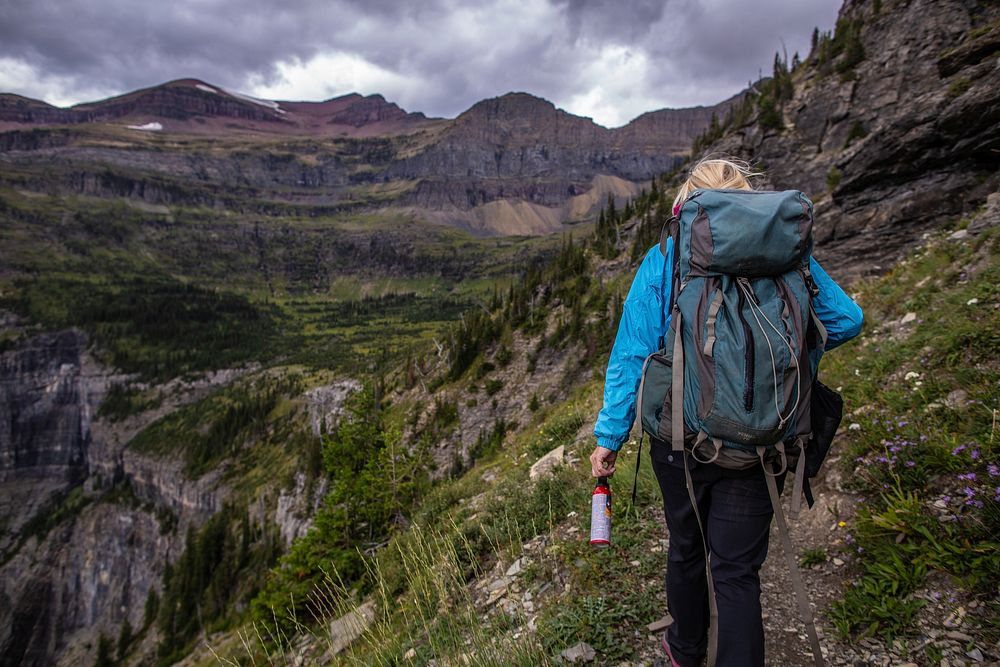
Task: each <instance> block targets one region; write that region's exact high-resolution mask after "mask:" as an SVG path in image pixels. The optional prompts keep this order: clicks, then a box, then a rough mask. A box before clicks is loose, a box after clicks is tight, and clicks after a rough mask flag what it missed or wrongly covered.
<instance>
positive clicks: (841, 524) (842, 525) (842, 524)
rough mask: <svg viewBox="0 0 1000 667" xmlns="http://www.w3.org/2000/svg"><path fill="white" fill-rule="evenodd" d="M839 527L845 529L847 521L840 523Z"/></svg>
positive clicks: (838, 523)
mask: <svg viewBox="0 0 1000 667" xmlns="http://www.w3.org/2000/svg"><path fill="white" fill-rule="evenodd" d="M837 525H838V526H840V527H841V528H843V527H844V526H846V525H847V522H846V521H838V522H837Z"/></svg>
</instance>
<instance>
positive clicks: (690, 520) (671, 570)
mask: <svg viewBox="0 0 1000 667" xmlns="http://www.w3.org/2000/svg"><path fill="white" fill-rule="evenodd" d="M753 176H755V175H754V174H751V172H750V169H749V165H747V164H746V163H744V162H740V161H738V160H734V159H730V158H714V159H704V160H702V161H700V162H699V163H697V164H696V165H694V167H692V168H691V170H690V173H689V176H688V179H687V180H686V181H685V183H684V184H683V185H682V186H681V188H680V190H679V191H678V193H677V196H676V199H675V200H674V209H673V213H674V216H677V215H678V213H679V211H680V210H681V207H682V206H683V204H684V202H685V201H686V200H687V199H688V196H689V195H691V194H694V193H696V191H698V190H717V189H736V190H753V189H754V188H753V187H752V186H751V184H750V179H751V178H752V177H753ZM803 198H804V196H803ZM699 205H700V204H699ZM809 211H810V216H809V219H810V224H811V202H809ZM692 243H693V242H692ZM681 247H683V245H682V246H681ZM712 251H713V252H714V251H715V250H714V249H712ZM673 255H674V248H673V238H672V237H671V238H665V243H663V245H662V250H661V247H660V246H654V247H653V248H651V249H650V250H649V252H648V253H647V254H646V256H645V259H644V260H643V262H642V264H641V265H640V266H639V269H638V271H637V272H636V275H635V278H634V280H633V282H632V286H631V288H630V289H629V292H628V296H627V298H626V299H625V304H624V309H623V313H622V317H621V323H620V325H619V328H618V333H617V336H616V338H615V342H614V347H613V349H612V351H611V355H610V358H609V360H608V367H607V373H606V375H605V384H604V406H603V408H602V409H601V412H600V415H599V416H598V419H597V423H596V425H595V427H594V435H595V436H596V437H597V446H596V447H595V449H594V452H593V454H592V455H591V456H590V461H591V467H592V472H593V475H594V476H595V477H602V476H605V477H610V476H611V475H613V474H614V472H615V459H616V458H617V456H618V450H619V449H620V448H621V446H622V444H623V443H624V442H625V441H626V439H627V438H628V435H629V432H630V430H631V427H632V422H633V420H634V418H635V414H636V395H637V388H638V386H639V384H640V375H641V374H643V372H644V369H645V366H644V360H646V359H647V357H648V356H649V355H651V354H652V353H653V352H655V351H656V350H657V349H658V348H659V345H660V344H661V343H662V342H663V340H664V337H665V336H666V335H667V331H668V328H669V325H670V317H671V313H670V312H669V311H668V310H667V309H668V308H669V305H668V304H671V303H672V302H671V294H670V292H671V289H672V285H671V283H672V277H673V276H671V275H668V272H669V273H671V274H672V273H674V271H675V270H672V267H674V266H675V262H674V260H675V259H676V258H674V256H673ZM800 261H803V262H804V261H805V255H804V254H803V255H802V260H800ZM808 267H809V269H808V270H803V271H802V273H805V274H806V275H808V273H809V272H810V271H811V281H812V286H813V290H812V293H813V294H814V296H813V299H812V307H813V309H814V313H813V314H814V317H815V319H818V320H819V321H820V322H821V323H822V325H823V326H825V329H826V338H825V349H826V350H829V349H831V348H833V347H835V346H837V345H839V344H841V343H843V342H845V341H847V340H849V339H851V338H853V337H854V336H856V335H857V334H858V333H859V331H860V330H861V323H862V313H861V309H860V308H859V307H858V306H857V304H855V303H854V301H852V300H851V298H850V297H848V296H847V295H846V294H845V293H844V291H843V290H842V289H841V288H840V287H839V286H838V285H837V284H836V283H835V282H834V281H833V280H832V279H831V278H830V277H829V276H828V275H827V274H826V272H825V271H824V270H823V269H822V268H821V267H820V266H819V264H818V263H816V261H815V260H814V259H812V258H811V257H810V258H809V259H808ZM747 284H749V283H747ZM674 289H676V288H674ZM677 291H678V292H679V291H680V290H679V289H678V290H677ZM719 291H721V289H720V290H719ZM745 294H748V295H749V292H745ZM674 296H675V298H676V295H674ZM741 299H742V296H741ZM806 301H808V299H806ZM717 309H718V304H716V310H717ZM779 312H780V311H779ZM807 312H808V311H807ZM664 313H665V316H664ZM710 317H711V316H710ZM758 324H759V323H758ZM815 326H816V328H817V329H822V327H820V326H819V325H818V324H816V325H815ZM712 336H714V333H713V334H712ZM782 342H784V341H782ZM822 349H823V346H820V349H819V354H821V353H822ZM789 350H791V347H789ZM766 353H767V351H766V350H765V352H764V354H766ZM685 356H687V353H685ZM765 358H766V357H765ZM803 358H804V357H803ZM816 358H817V359H818V356H817V357H816ZM770 360H771V362H772V364H773V362H774V354H773V353H772V356H771V358H770ZM689 363H694V362H693V361H690V362H689ZM720 368H722V367H720ZM798 370H800V369H798V368H797V369H796V371H798ZM748 372H749V371H748ZM766 372H767V377H768V378H770V377H771V375H770V374H771V370H770V369H769V368H768V369H767V371H766ZM719 373H720V374H721V373H725V374H726V375H727V376H728V375H732V376H733V378H732V381H733V382H734V383H736V382H739V383H743V382H744V375H743V373H744V368H743V364H742V363H741V364H739V367H738V368H732V369H729V368H728V367H727V368H725V369H724V370H720V371H719ZM720 382H722V381H721V380H720ZM741 386H742V385H741ZM772 386H773V385H772ZM775 391H776V390H775ZM796 400H798V399H797V398H796ZM681 404H682V406H683V402H682V403H681ZM681 409H683V408H681ZM699 409H700V408H699ZM780 414H781V412H780V410H779V416H780ZM838 419H839V417H838ZM683 421H687V420H683ZM807 421H808V420H807ZM785 424H786V422H785V420H784V419H782V422H781V426H785ZM647 430H648V429H647ZM651 435H652V434H651ZM717 442H719V441H717ZM719 446H720V447H721V446H722V443H721V442H719ZM650 447H651V458H652V465H653V471H654V473H655V475H656V479H657V481H658V482H659V486H660V490H661V492H662V495H663V509H664V513H665V515H666V520H667V527H668V529H669V533H670V543H669V550H668V558H667V562H668V567H667V574H666V590H667V605H668V610H669V612H670V615H671V616H672V617H673V623H672V624H671V625H670V626H669V627H668V628H667V630H666V631H665V633H664V636H663V638H662V645H663V648H664V650H665V651H666V653H667V655H668V656H669V658H670V661H671V664H672V665H680V666H681V667H693V666H694V665H698V664H699V663H700V662H701V660H702V659H703V658H704V657H705V656H706V653H708V652H709V621H710V614H709V610H710V606H715V607H716V609H717V612H716V613H717V615H718V616H717V617H718V621H717V623H718V627H717V654H716V656H715V657H716V664H717V665H721V666H731V665H741V666H759V665H763V664H764V628H763V620H762V616H761V605H760V576H759V570H760V567H761V565H762V564H763V562H764V559H765V557H766V556H767V547H768V533H769V529H770V524H771V520H772V517H773V515H774V511H773V507H775V506H776V505H772V497H771V495H770V494H769V489H768V480H767V479H766V477H765V471H764V468H763V467H762V466H763V464H764V458H763V455H762V456H761V462H760V464H759V465H756V466H754V467H752V468H748V469H745V470H733V469H727V468H724V467H722V466H721V465H719V464H717V463H713V462H710V463H704V462H699V460H697V457H692V456H689V452H688V451H685V450H684V449H683V448H682V449H681V451H680V452H678V448H672V447H671V442H670V441H669V437H667V438H662V437H660V438H657V437H651V445H650ZM782 456H784V451H783V450H782ZM802 458H805V457H804V456H803V457H802ZM704 460H706V459H705V458H702V459H701V461H704ZM713 460H714V459H713ZM685 462H687V467H688V472H689V474H690V477H689V478H688V477H687V475H686V473H685V470H684V466H685ZM800 470H801V469H800ZM799 476H800V477H801V473H800V475H799ZM687 479H690V480H691V483H692V488H691V494H689V492H688V487H687V486H686V482H687ZM775 481H776V482H777V488H778V489H779V491H776V492H775V493H774V496H773V498H774V502H775V503H776V502H777V493H780V489H781V486H782V484H783V482H784V468H782V470H781V473H780V474H776V479H775ZM773 488H774V487H772V489H773ZM807 493H808V492H807ZM807 497H810V496H808V495H807ZM693 498H694V499H696V500H697V508H695V507H694V506H693V502H692V499H693ZM699 516H700V521H701V525H699V519H698V518H696V517H699ZM779 525H781V524H779ZM702 530H704V533H705V540H704V541H703V537H702ZM706 550H709V551H710V553H711V557H710V561H709V562H710V563H711V568H710V571H711V577H712V581H713V583H714V590H715V605H710V602H709V599H708V597H709V596H708V590H709V580H708V577H707V575H706V564H705V553H706ZM796 576H797V573H796ZM806 607H807V608H808V604H806ZM810 614H811V612H810ZM810 622H811V618H810ZM814 645H815V647H816V648H818V640H817V641H816V642H815V644H814ZM713 650H716V649H713ZM709 656H710V659H711V653H709ZM816 659H817V661H818V662H819V661H821V660H822V659H821V657H820V656H816Z"/></svg>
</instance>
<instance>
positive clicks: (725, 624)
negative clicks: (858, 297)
mask: <svg viewBox="0 0 1000 667" xmlns="http://www.w3.org/2000/svg"><path fill="white" fill-rule="evenodd" d="M651 449H652V453H651V458H652V460H653V471H654V472H655V473H656V479H657V481H658V482H659V483H660V490H661V492H662V493H663V510H664V513H665V514H666V517H667V528H668V529H669V530H670V546H669V550H668V556H667V575H666V586H667V606H668V609H669V610H670V615H671V616H672V617H673V619H674V622H673V624H672V625H671V626H670V627H669V628H668V630H667V640H668V642H669V643H670V652H671V653H672V654H673V657H674V659H675V660H676V661H677V662H679V663H680V664H681V665H682V667H689V666H690V667H693V666H695V665H697V664H698V663H699V661H700V660H701V659H702V657H703V656H704V655H705V653H706V650H707V645H708V624H709V607H708V584H707V581H706V578H705V552H704V549H703V546H702V538H701V532H700V531H699V530H698V521H697V519H696V517H695V512H694V509H693V508H692V507H691V500H690V498H689V497H688V492H687V487H686V485H685V479H684V468H683V456H682V455H681V454H680V453H677V454H674V453H673V452H671V451H670V446H669V445H668V444H667V443H664V442H662V441H654V442H653V444H652V447H651ZM688 459H689V463H690V465H691V480H692V483H693V485H694V494H695V498H696V499H697V501H698V511H699V512H700V514H701V520H702V526H703V529H704V530H705V534H706V537H707V539H708V547H709V550H710V553H711V563H712V577H713V580H714V584H715V599H716V604H717V605H718V610H719V647H718V665H719V666H720V667H725V666H734V665H739V666H741V667H744V666H745V667H759V666H761V665H763V664H764V625H763V621H762V619H761V607H760V576H759V572H760V567H761V565H762V564H763V563H764V559H765V558H766V557H767V540H768V532H769V530H770V526H771V517H772V515H773V511H772V509H771V501H770V497H769V496H768V493H767V486H766V482H765V479H764V472H763V470H762V469H760V468H754V469H752V470H748V471H738V472H737V471H731V470H724V469H722V468H720V467H719V466H717V465H714V464H708V465H704V464H699V463H697V462H695V461H694V460H692V459H691V458H690V456H689V457H688ZM777 481H778V483H779V488H780V485H781V483H782V482H783V481H784V479H783V478H782V479H779V480H777Z"/></svg>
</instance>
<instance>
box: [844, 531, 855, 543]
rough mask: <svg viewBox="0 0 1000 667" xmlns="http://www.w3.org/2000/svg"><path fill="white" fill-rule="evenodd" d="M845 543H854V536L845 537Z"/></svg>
mask: <svg viewBox="0 0 1000 667" xmlns="http://www.w3.org/2000/svg"><path fill="white" fill-rule="evenodd" d="M844 541H845V542H847V543H848V544H851V543H853V542H854V536H853V535H851V534H850V533H848V534H847V535H844Z"/></svg>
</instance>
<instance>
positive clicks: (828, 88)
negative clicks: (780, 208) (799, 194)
mask: <svg viewBox="0 0 1000 667" xmlns="http://www.w3.org/2000/svg"><path fill="white" fill-rule="evenodd" d="M880 4H881V10H880V11H879V12H876V6H875V5H873V3H868V2H860V1H856V0H848V2H846V3H845V4H844V5H843V7H842V8H841V11H840V22H841V23H840V24H841V25H842V26H848V25H854V26H859V28H858V29H859V30H860V32H859V34H860V40H861V44H862V46H863V51H864V55H865V57H864V58H863V59H862V60H861V61H860V62H858V63H857V64H856V65H855V66H854V68H853V69H848V70H847V71H846V72H844V73H843V74H838V73H837V71H836V68H835V67H829V66H828V67H826V68H823V67H821V66H820V65H819V64H818V63H817V62H816V60H815V56H816V54H815V53H814V54H812V55H811V57H810V59H807V60H806V62H805V66H804V67H803V68H801V70H799V71H796V73H795V78H796V85H795V94H794V97H793V98H792V99H791V100H790V101H789V102H786V104H785V109H784V111H785V113H784V128H783V129H781V130H775V129H768V128H764V127H761V126H760V125H758V124H755V123H753V124H748V125H746V126H743V127H739V128H736V129H735V131H733V132H731V133H730V134H728V135H727V136H725V137H724V138H723V139H722V140H720V141H718V142H717V143H716V144H715V145H713V146H711V147H710V148H709V149H708V150H709V151H724V152H728V153H734V154H737V155H741V156H745V157H749V158H753V159H757V160H759V161H760V162H761V163H762V164H763V166H764V167H765V169H766V171H767V172H768V178H769V180H770V185H772V186H773V187H776V188H797V189H800V190H803V191H804V192H806V193H807V194H809V195H810V196H811V197H812V198H813V200H814V201H815V203H816V223H817V227H816V232H817V244H818V248H817V255H818V256H819V257H820V259H821V260H824V261H826V262H828V263H829V264H830V265H831V266H832V267H833V268H834V270H836V272H837V273H838V275H841V276H844V275H847V276H853V275H860V274H864V273H867V272H874V271H878V270H880V269H886V268H888V267H889V266H891V264H892V263H893V262H894V261H895V260H896V259H898V257H899V256H900V255H901V254H902V253H903V252H904V251H905V250H906V249H907V248H909V247H910V246H911V245H912V244H913V243H915V242H917V241H918V240H919V238H920V232H921V231H923V230H925V229H928V228H930V227H932V226H936V225H940V224H941V221H942V219H945V220H947V219H955V218H958V217H960V216H962V215H965V214H967V213H970V212H971V211H973V210H975V209H976V208H977V207H978V206H980V205H981V204H982V203H983V202H984V201H985V199H986V197H987V195H989V194H990V193H991V192H995V191H997V190H998V189H1000V169H998V166H1000V158H998V155H1000V153H998V150H1000V67H998V65H997V54H998V53H1000V26H998V24H997V18H998V15H1000V9H998V8H997V6H996V5H995V4H979V5H977V4H975V3H967V2H961V1H959V0H945V1H943V2H937V1H934V0H909V1H906V2H893V3H884V4H882V3H880ZM843 58H844V56H843V55H841V56H840V57H839V59H838V60H835V61H834V63H833V64H834V65H836V64H837V63H841V62H843ZM825 70H826V71H825Z"/></svg>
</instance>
